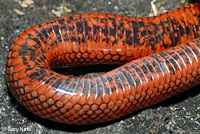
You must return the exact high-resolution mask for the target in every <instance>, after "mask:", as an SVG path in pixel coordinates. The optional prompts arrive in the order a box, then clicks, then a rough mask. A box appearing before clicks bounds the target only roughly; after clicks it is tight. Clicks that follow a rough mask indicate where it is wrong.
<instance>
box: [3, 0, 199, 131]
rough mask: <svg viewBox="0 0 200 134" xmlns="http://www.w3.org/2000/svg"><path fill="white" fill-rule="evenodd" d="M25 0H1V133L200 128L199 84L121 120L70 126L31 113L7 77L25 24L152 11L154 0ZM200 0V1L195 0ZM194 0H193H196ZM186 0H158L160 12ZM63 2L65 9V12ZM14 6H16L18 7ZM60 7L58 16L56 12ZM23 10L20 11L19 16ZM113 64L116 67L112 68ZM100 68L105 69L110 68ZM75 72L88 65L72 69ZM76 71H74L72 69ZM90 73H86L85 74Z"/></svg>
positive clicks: (86, 69) (29, 25)
mask: <svg viewBox="0 0 200 134" xmlns="http://www.w3.org/2000/svg"><path fill="white" fill-rule="evenodd" d="M22 1H23V0H0V132H2V133H12V134H13V133H16V132H17V131H19V133H56V134H62V133H67V134H68V133H81V134H138V133H139V134H144V133H150V134H154V133H164V134H168V133H169V134H172V133H180V134H186V133H187V134H196V133H200V131H199V130H200V104H199V102H200V90H199V89H200V86H196V87H194V88H192V89H190V90H189V91H186V92H184V93H182V94H179V95H177V96H175V97H172V98H171V99H168V100H166V101H164V102H162V103H159V104H157V105H155V106H152V107H150V108H147V109H143V110H141V111H138V112H135V113H132V114H130V115H128V116H126V117H124V118H122V119H119V120H116V121H113V122H108V123H103V124H97V125H87V126H72V125H66V124H59V123H55V122H51V121H48V120H45V119H41V118H39V117H37V116H35V115H33V114H32V113H30V112H28V111H27V110H26V109H25V108H24V107H22V106H21V105H19V103H18V102H16V100H15V99H14V98H13V96H12V95H11V93H10V92H9V89H8V88H7V84H6V83H7V82H6V79H5V61H6V54H7V51H8V49H9V47H10V45H11V44H12V42H13V41H14V39H15V38H16V37H17V36H18V35H19V34H20V33H21V32H23V31H24V30H25V29H27V28H29V27H31V26H33V25H36V24H38V23H41V22H43V21H47V20H50V19H54V18H56V17H58V16H60V15H59V13H61V16H65V15H69V14H77V13H85V12H109V13H114V14H121V15H128V16H152V15H153V12H152V8H151V5H150V3H151V1H152V0H35V1H34V2H35V3H34V4H33V5H31V6H29V7H27V8H23V7H22V6H21V5H22V3H21V2H22ZM196 1H198V0H196ZM193 2H194V1H193ZM188 3H191V2H188V1H186V0H157V1H156V2H155V6H156V7H157V9H158V13H162V12H166V11H168V10H171V9H174V8H177V7H180V6H183V5H187V4H188ZM63 7H66V9H67V10H65V12H62V10H60V9H62V8H63ZM16 9H17V10H18V11H16ZM55 12H57V15H56V14H55ZM20 14H21V15H20ZM111 68H112V67H111ZM109 69H110V66H109V67H104V68H103V67H102V69H101V70H96V71H94V72H97V73H98V72H99V71H105V70H109ZM72 70H73V71H74V72H76V73H77V74H78V73H79V72H81V73H82V72H84V73H85V72H90V73H93V74H96V73H94V72H91V71H88V70H89V67H82V68H79V69H75V70H74V69H72ZM73 71H72V72H73ZM86 75H87V74H86Z"/></svg>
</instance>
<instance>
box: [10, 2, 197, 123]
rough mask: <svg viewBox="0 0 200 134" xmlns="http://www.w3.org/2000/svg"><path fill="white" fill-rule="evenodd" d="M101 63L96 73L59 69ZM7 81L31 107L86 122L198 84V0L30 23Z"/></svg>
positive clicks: (63, 118) (111, 116) (13, 56)
mask: <svg viewBox="0 0 200 134" xmlns="http://www.w3.org/2000/svg"><path fill="white" fill-rule="evenodd" d="M95 64H96V65H99V64H120V66H119V67H117V68H114V69H112V70H110V71H107V72H104V73H102V74H98V75H95V76H73V75H67V74H62V73H59V72H56V71H55V69H56V68H70V67H74V66H87V65H95ZM6 76H7V79H8V87H9V89H10V91H11V93H12V95H13V96H14V98H16V100H17V101H19V103H20V104H21V105H23V106H24V107H25V108H26V109H28V110H29V111H30V112H32V113H33V114H35V115H37V116H39V117H42V118H46V119H49V120H53V121H55V122H60V123H65V124H73V125H84V124H95V123H103V122H108V121H112V120H115V119H118V118H120V117H123V116H125V115H127V114H129V113H131V112H134V111H137V110H139V109H143V108H146V107H150V106H152V105H153V104H156V103H158V102H161V101H163V100H166V99H167V98H169V97H171V96H174V95H176V94H179V93H181V92H183V91H185V90H187V89H190V88H191V87H193V86H195V85H197V84H199V83H200V4H199V3H191V4H188V5H186V6H183V7H179V8H177V9H173V10H171V11H168V12H165V13H162V14H160V15H157V16H152V17H130V16H125V15H117V14H110V13H95V12H94V13H82V14H74V15H68V16H66V17H60V18H56V19H53V20H49V21H46V22H43V23H40V24H38V25H35V26H32V27H31V28H28V29H26V30H25V31H24V32H22V33H21V34H20V35H19V36H18V37H17V38H16V39H15V40H14V41H13V44H12V45H11V47H10V49H9V51H8V54H7V61H6Z"/></svg>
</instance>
